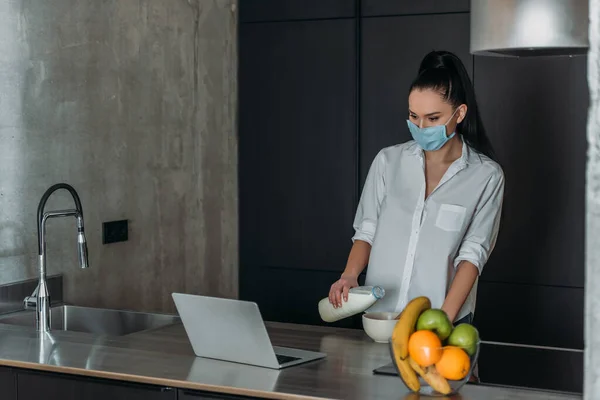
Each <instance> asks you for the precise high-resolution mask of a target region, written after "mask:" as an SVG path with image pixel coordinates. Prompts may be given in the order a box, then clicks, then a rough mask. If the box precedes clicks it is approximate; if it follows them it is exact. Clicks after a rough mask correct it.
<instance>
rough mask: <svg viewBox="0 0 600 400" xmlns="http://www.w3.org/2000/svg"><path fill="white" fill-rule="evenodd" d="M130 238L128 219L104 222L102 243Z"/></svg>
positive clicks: (123, 240) (124, 240)
mask: <svg viewBox="0 0 600 400" xmlns="http://www.w3.org/2000/svg"><path fill="white" fill-rule="evenodd" d="M128 239H129V224H128V220H126V219H123V220H120V221H110V222H103V223H102V243H103V244H109V243H117V242H126V241H127V240H128Z"/></svg>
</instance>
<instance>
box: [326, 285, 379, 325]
mask: <svg viewBox="0 0 600 400" xmlns="http://www.w3.org/2000/svg"><path fill="white" fill-rule="evenodd" d="M383 296H385V290H383V288H382V287H381V286H358V287H355V288H352V289H350V290H349V291H348V301H344V300H343V299H342V306H341V307H340V308H334V307H333V304H331V303H330V302H329V297H325V298H324V299H322V300H321V301H319V314H320V315H321V319H322V320H323V321H325V322H335V321H339V320H340V319H343V318H347V317H350V316H352V315H355V314H358V313H360V312H363V311H365V310H366V309H367V308H369V307H371V306H372V305H373V304H374V303H375V302H376V301H377V300H379V299H381V298H382V297H383Z"/></svg>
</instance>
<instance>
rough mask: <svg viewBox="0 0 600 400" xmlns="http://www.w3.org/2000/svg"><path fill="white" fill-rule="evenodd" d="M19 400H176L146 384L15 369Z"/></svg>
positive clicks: (173, 395)
mask: <svg viewBox="0 0 600 400" xmlns="http://www.w3.org/2000/svg"><path fill="white" fill-rule="evenodd" d="M17 391H18V398H19V400H34V399H39V398H46V399H61V400H79V399H86V400H104V399H111V400H121V399H122V400H176V399H177V391H176V390H175V389H171V388H161V387H156V386H150V385H138V384H126V383H120V382H114V381H107V380H100V379H92V378H83V377H70V376H66V375H62V374H54V373H41V372H35V371H25V370H19V372H18V378H17Z"/></svg>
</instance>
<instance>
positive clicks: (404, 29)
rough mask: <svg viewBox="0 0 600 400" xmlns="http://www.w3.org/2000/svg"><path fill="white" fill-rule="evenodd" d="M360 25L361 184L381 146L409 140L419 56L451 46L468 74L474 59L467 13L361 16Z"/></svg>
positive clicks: (470, 72)
mask: <svg viewBox="0 0 600 400" xmlns="http://www.w3.org/2000/svg"><path fill="white" fill-rule="evenodd" d="M398 3H408V2H398ZM414 3H417V2H414ZM418 3H420V2H418ZM433 27H434V29H433ZM361 29H362V32H361V38H362V40H361V46H362V47H361V48H362V56H361V89H360V93H361V102H360V104H361V109H360V120H361V131H360V177H361V187H362V183H363V182H364V179H365V178H366V175H367V173H368V171H369V167H370V166H371V163H372V161H373V158H374V157H375V155H376V154H377V152H379V150H381V149H382V148H383V147H386V146H391V145H394V144H398V143H403V142H406V141H407V140H410V139H412V138H411V136H410V133H409V131H408V127H407V126H406V119H407V118H408V90H409V87H410V84H411V82H412V81H413V79H414V78H415V77H416V76H417V72H418V68H419V64H420V62H421V60H422V59H423V57H424V56H425V55H426V54H427V53H428V52H430V51H432V50H448V51H452V52H454V53H455V54H456V55H457V56H458V57H460V59H461V60H462V61H463V63H464V64H465V67H466V68H467V71H468V72H469V74H470V75H471V76H472V71H473V69H472V66H473V62H472V56H471V55H470V54H469V14H468V13H459V14H439V15H415V16H403V17H382V18H363V19H362V25H361Z"/></svg>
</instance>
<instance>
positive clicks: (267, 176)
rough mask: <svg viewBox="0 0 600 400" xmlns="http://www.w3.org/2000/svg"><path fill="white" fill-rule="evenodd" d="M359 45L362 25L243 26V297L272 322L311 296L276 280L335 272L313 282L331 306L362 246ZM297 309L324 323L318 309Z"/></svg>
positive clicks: (307, 306)
mask: <svg viewBox="0 0 600 400" xmlns="http://www.w3.org/2000/svg"><path fill="white" fill-rule="evenodd" d="M355 45H356V22H355V21H354V20H345V19H338V20H326V21H296V22H281V23H264V24H263V23H252V24H241V25H240V71H239V76H240V130H239V182H240V183H239V188H240V268H241V272H240V274H241V277H240V296H241V298H242V299H246V300H253V301H256V302H257V303H258V304H259V306H260V307H261V309H262V310H267V313H266V314H265V316H264V317H265V319H274V320H281V318H282V317H283V316H284V315H285V314H286V313H287V312H288V311H289V310H290V308H288V309H287V310H286V311H283V308H281V309H280V310H278V311H275V310H274V308H273V307H271V306H272V305H274V304H281V300H282V298H281V296H284V297H286V296H287V297H290V296H292V293H294V292H295V291H300V290H303V288H306V286H302V284H301V283H300V282H299V281H298V280H291V279H282V280H279V281H277V282H274V286H270V285H267V284H266V283H265V282H266V281H269V282H270V281H271V280H272V279H270V276H269V275H266V274H268V273H270V272H269V271H272V270H276V269H283V270H285V271H302V270H304V271H330V272H331V271H333V272H335V273H333V274H331V273H330V274H329V275H331V277H329V275H327V274H320V273H319V272H316V273H315V274H314V275H312V278H308V279H307V281H306V282H307V284H308V287H310V291H311V292H313V293H314V289H315V287H324V288H325V289H324V291H322V292H319V293H317V294H316V296H325V295H326V294H327V292H328V288H329V286H330V285H331V283H332V281H331V278H334V277H339V274H340V273H341V271H342V270H343V268H344V265H345V262H346V259H347V257H348V253H349V251H350V247H351V245H352V242H351V240H350V239H351V237H352V235H353V233H354V232H353V229H352V220H353V218H354V212H355V207H356V202H357V193H358V191H357V180H356V165H357V161H356V155H357V139H356V134H357V132H356V131H357V129H356V126H357V124H356V120H357V116H356V100H357V99H356V96H357V94H356V88H357V82H356V78H357V77H356V46H355ZM285 271H284V272H281V273H276V272H275V273H274V275H271V277H272V276H282V275H286V272H285ZM291 274H301V275H302V272H297V273H296V272H291ZM304 275H306V274H304ZM326 275H327V276H326ZM262 277H265V279H266V280H265V279H262ZM258 282H260V284H258ZM296 301H297V304H295V309H303V310H309V309H310V312H311V313H312V314H313V315H312V316H311V318H313V319H314V315H315V313H316V303H314V302H312V299H311V301H310V302H307V303H304V302H300V301H299V299H296ZM269 309H272V310H273V312H272V313H271V312H269V311H268V310H269ZM306 321H307V320H306V319H303V318H299V319H297V320H296V321H295V322H306Z"/></svg>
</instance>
